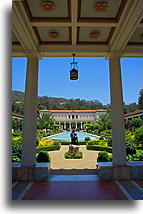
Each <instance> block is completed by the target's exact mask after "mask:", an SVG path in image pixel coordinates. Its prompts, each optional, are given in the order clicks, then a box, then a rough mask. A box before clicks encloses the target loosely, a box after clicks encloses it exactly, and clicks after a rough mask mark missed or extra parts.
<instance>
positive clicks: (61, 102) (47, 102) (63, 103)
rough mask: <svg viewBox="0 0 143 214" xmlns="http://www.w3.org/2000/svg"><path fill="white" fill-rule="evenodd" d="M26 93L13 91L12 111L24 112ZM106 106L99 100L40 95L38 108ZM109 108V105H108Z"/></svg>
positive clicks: (87, 108) (65, 108)
mask: <svg viewBox="0 0 143 214" xmlns="http://www.w3.org/2000/svg"><path fill="white" fill-rule="evenodd" d="M23 101H24V93H23V92H20V91H13V92H12V111H13V112H16V113H19V114H23V111H24V103H23ZM101 108H105V106H103V104H102V103H101V102H100V101H98V100H91V101H90V100H89V101H86V100H83V99H66V98H57V97H47V96H43V97H40V96H39V97H38V99H37V110H41V109H50V110H76V109H79V110H93V109H101ZM106 108H107V107H106Z"/></svg>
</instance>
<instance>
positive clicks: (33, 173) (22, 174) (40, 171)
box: [12, 163, 50, 181]
mask: <svg viewBox="0 0 143 214" xmlns="http://www.w3.org/2000/svg"><path fill="white" fill-rule="evenodd" d="M49 175H50V163H37V164H36V166H21V163H12V181H47V180H48V177H49Z"/></svg>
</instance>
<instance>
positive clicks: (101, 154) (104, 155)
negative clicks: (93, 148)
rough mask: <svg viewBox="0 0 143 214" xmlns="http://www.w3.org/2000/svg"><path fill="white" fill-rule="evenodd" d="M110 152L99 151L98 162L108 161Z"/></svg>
mask: <svg viewBox="0 0 143 214" xmlns="http://www.w3.org/2000/svg"><path fill="white" fill-rule="evenodd" d="M108 161H109V158H108V153H107V152H106V151H102V152H99V153H98V157H97V162H108Z"/></svg>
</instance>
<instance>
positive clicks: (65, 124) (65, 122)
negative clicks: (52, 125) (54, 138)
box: [64, 122, 66, 130]
mask: <svg viewBox="0 0 143 214" xmlns="http://www.w3.org/2000/svg"><path fill="white" fill-rule="evenodd" d="M64 129H65V130H66V122H64Z"/></svg>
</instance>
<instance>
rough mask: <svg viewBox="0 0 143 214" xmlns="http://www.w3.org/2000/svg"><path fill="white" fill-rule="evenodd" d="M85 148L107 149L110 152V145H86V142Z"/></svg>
mask: <svg viewBox="0 0 143 214" xmlns="http://www.w3.org/2000/svg"><path fill="white" fill-rule="evenodd" d="M86 149H87V150H95V151H107V152H109V153H112V147H110V146H100V145H88V143H87V144H86Z"/></svg>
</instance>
